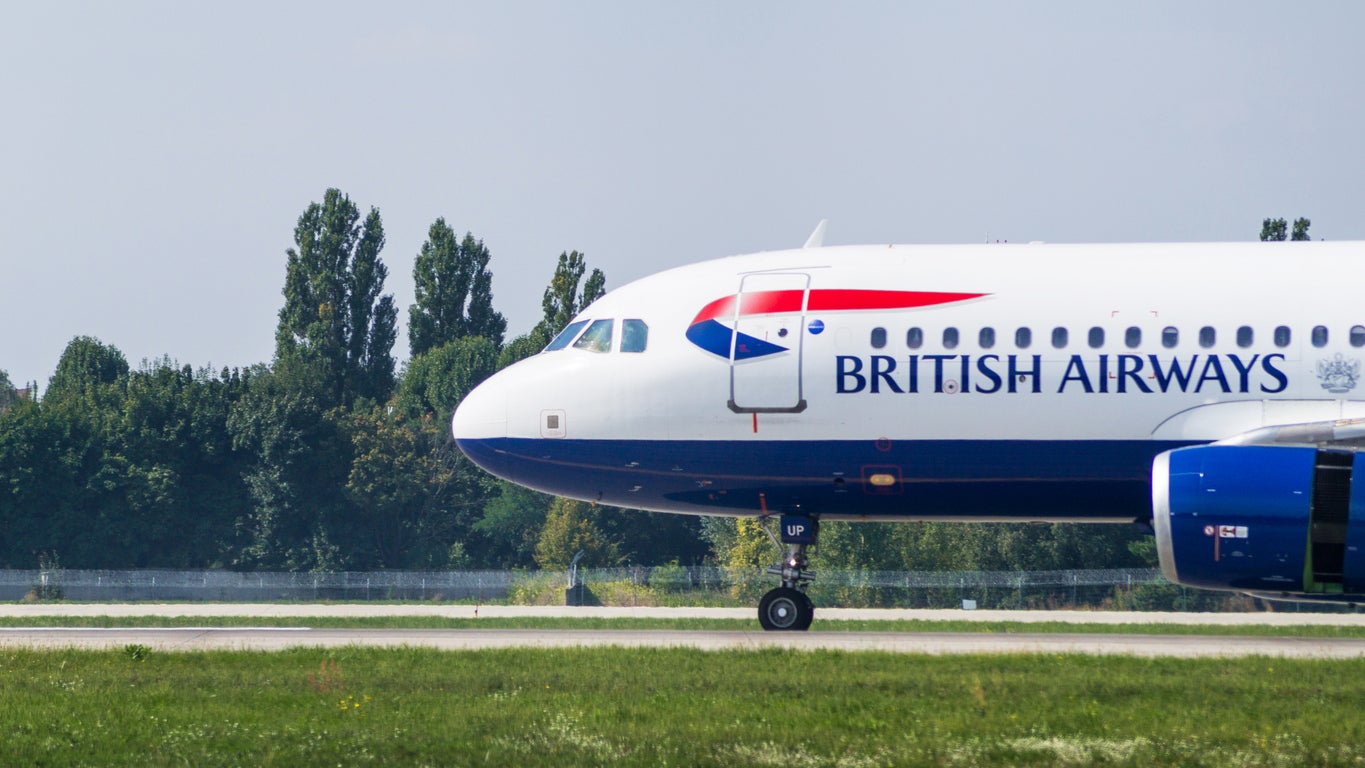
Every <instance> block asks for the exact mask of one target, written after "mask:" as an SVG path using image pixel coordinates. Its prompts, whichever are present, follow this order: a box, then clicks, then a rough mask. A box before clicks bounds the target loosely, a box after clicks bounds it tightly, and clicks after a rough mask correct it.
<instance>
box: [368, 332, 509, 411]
mask: <svg viewBox="0 0 1365 768" xmlns="http://www.w3.org/2000/svg"><path fill="white" fill-rule="evenodd" d="M497 365H498V350H497V348H496V347H495V346H494V345H493V342H492V341H489V340H488V339H487V338H485V337H483V336H465V337H462V338H458V339H455V340H454V341H450V342H447V343H445V344H443V345H441V346H439V347H436V348H434V349H430V350H428V351H427V352H426V353H425V354H422V355H420V356H417V357H414V358H413V360H412V362H411V363H410V364H409V365H408V369H407V372H406V373H405V374H404V375H403V382H402V384H400V385H399V387H398V393H397V395H395V398H394V400H395V404H396V406H397V407H398V409H399V410H401V411H402V412H403V413H404V415H406V416H407V417H408V418H411V419H422V418H426V419H434V420H435V421H436V422H439V423H441V424H449V423H450V417H451V415H453V414H454V413H455V406H456V405H458V404H459V403H460V401H461V400H463V399H464V397H465V395H467V394H469V392H470V391H471V390H473V389H474V387H476V386H478V385H479V384H480V383H481V382H482V381H483V380H484V379H486V378H488V377H489V376H491V375H492V374H493V372H494V371H496V370H497Z"/></svg>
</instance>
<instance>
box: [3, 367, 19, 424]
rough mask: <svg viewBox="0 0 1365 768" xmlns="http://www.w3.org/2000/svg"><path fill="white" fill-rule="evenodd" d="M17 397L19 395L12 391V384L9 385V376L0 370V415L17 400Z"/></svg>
mask: <svg viewBox="0 0 1365 768" xmlns="http://www.w3.org/2000/svg"><path fill="white" fill-rule="evenodd" d="M18 396H19V393H18V392H17V391H16V390H15V389H14V384H12V383H10V380H9V374H8V373H5V370H4V369H3V368H0V413H4V412H5V409H7V408H9V407H10V405H12V404H13V403H14V401H15V400H16V399H18Z"/></svg>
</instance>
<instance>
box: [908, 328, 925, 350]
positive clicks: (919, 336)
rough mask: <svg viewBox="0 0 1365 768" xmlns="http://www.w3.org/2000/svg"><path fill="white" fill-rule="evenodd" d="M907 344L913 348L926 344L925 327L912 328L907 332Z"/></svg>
mask: <svg viewBox="0 0 1365 768" xmlns="http://www.w3.org/2000/svg"><path fill="white" fill-rule="evenodd" d="M905 346H907V347H909V348H911V349H919V348H920V347H922V346H924V329H923V328H911V329H910V330H908V331H906V332H905Z"/></svg>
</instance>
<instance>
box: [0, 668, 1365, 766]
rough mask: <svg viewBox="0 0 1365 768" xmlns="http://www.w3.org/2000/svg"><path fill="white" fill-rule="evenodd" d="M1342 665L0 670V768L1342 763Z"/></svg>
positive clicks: (1363, 734)
mask: <svg viewBox="0 0 1365 768" xmlns="http://www.w3.org/2000/svg"><path fill="white" fill-rule="evenodd" d="M1362 760H1365V661H1363V660H1350V661H1301V660H1284V659H1266V658H1250V659H1242V660H1182V659H1138V658H1125V657H1093V656H1081V655H1006V656H941V657H931V656H914V655H893V654H882V653H839V652H820V653H800V652H787V651H763V652H745V651H733V652H701V651H695V650H687V649H629V650H628V649H574V650H536V649H519V650H497V651H478V652H441V651H432V650H421V649H401V650H382V649H367V648H342V649H331V650H322V649H300V650H292V651H286V652H280V653H257V652H212V653H158V652H147V651H146V649H142V648H137V647H133V648H129V649H125V650H123V651H109V652H93V651H76V650H61V651H29V650H6V651H3V652H0V762H3V763H4V764H6V765H45V766H65V765H138V766H160V765H196V766H200V765H202V766H212V765H289V766H294V765H329V766H330V765H514V766H556V767H559V766H571V765H603V764H612V765H649V766H653V765H683V766H688V765H700V766H709V765H714V766H733V765H760V766H806V765H814V766H826V765H827V766H875V765H946V766H978V765H1047V766H1050V765H1088V764H1104V765H1131V766H1150V765H1193V766H1226V765H1243V766H1259V765H1265V766H1280V765H1347V764H1356V763H1358V762H1360V761H1362Z"/></svg>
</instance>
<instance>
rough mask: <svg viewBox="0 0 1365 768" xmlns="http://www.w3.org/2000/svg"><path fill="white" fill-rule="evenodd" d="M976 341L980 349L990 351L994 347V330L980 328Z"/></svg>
mask: <svg viewBox="0 0 1365 768" xmlns="http://www.w3.org/2000/svg"><path fill="white" fill-rule="evenodd" d="M976 340H977V343H978V344H980V345H981V348H982V349H990V348H991V347H993V346H995V329H994V328H982V329H981V333H979V334H977V337H976Z"/></svg>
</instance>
